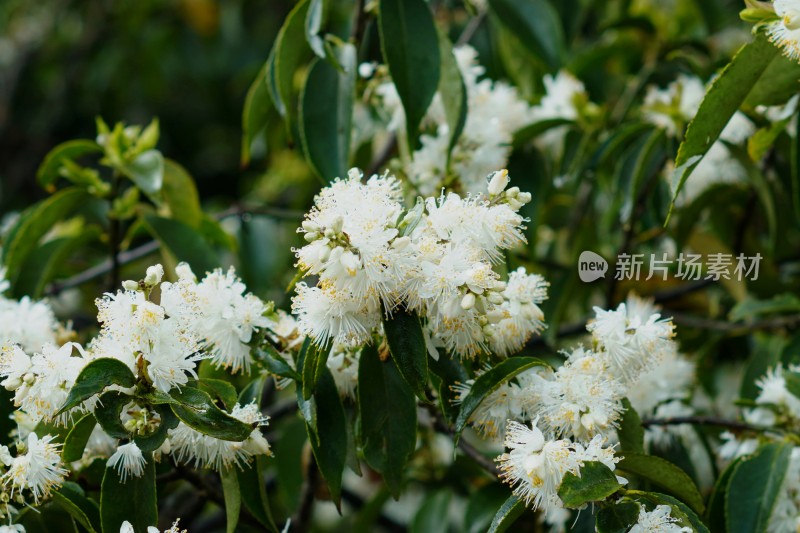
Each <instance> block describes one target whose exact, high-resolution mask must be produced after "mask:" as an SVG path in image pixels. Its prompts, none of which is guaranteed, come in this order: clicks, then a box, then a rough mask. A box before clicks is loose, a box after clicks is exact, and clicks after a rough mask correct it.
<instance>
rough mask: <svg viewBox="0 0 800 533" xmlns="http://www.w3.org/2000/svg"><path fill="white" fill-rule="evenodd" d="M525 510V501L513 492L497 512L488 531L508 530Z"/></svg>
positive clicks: (489, 532)
mask: <svg viewBox="0 0 800 533" xmlns="http://www.w3.org/2000/svg"><path fill="white" fill-rule="evenodd" d="M524 512H525V502H524V501H522V500H520V499H519V498H517V497H516V496H514V495H513V494H512V495H511V496H509V497H508V499H507V500H506V501H505V502H504V503H503V505H502V506H500V509H498V510H497V513H495V515H494V519H493V520H492V523H491V524H490V525H489V530H488V532H487V533H502V532H503V531H506V530H507V529H508V528H509V527H511V526H512V525H513V524H514V522H516V521H517V518H519V517H520V516H522V513H524Z"/></svg>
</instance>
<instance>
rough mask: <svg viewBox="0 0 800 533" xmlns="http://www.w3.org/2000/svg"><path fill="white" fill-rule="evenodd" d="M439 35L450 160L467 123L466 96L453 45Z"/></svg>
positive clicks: (440, 82) (441, 82) (465, 88)
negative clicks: (451, 152)
mask: <svg viewBox="0 0 800 533" xmlns="http://www.w3.org/2000/svg"><path fill="white" fill-rule="evenodd" d="M438 35H439V56H440V57H441V58H442V64H441V75H440V78H439V94H441V97H442V107H444V116H445V120H446V121H447V128H448V130H449V132H450V142H449V143H448V145H447V159H448V161H449V160H450V151H451V150H452V149H453V147H454V146H455V145H456V142H457V141H458V138H459V137H461V132H462V131H463V130H464V124H465V123H466V122H467V108H468V104H467V102H468V96H467V86H466V85H464V80H463V79H462V77H461V70H460V69H459V68H458V63H457V62H456V58H455V56H454V55H453V45H452V43H450V39H448V38H447V35H445V34H444V32H442V31H441V30H440V31H439V32H438Z"/></svg>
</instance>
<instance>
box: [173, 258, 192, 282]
mask: <svg viewBox="0 0 800 533" xmlns="http://www.w3.org/2000/svg"><path fill="white" fill-rule="evenodd" d="M175 273H176V274H178V279H180V280H194V279H195V277H194V272H192V267H190V266H189V263H186V262H183V261H182V262H180V263H178V266H176V267H175Z"/></svg>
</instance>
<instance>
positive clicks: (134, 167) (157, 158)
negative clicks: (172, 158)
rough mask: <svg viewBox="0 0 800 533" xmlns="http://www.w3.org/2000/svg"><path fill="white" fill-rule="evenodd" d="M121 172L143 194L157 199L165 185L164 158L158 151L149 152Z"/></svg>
mask: <svg viewBox="0 0 800 533" xmlns="http://www.w3.org/2000/svg"><path fill="white" fill-rule="evenodd" d="M120 170H122V173H123V174H125V175H126V176H128V177H129V178H130V179H131V181H133V182H134V183H135V184H136V186H137V187H139V189H140V190H141V191H142V192H143V193H145V194H146V195H148V196H150V197H155V196H156V195H157V194H158V192H159V191H160V190H161V185H162V184H163V183H164V156H163V155H161V152H159V151H158V150H147V151H145V152H142V153H141V154H139V155H137V156H136V158H135V159H134V160H133V161H131V162H130V163H128V164H127V165H125V166H124V167H122V168H121V169H120Z"/></svg>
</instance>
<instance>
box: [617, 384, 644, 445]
mask: <svg viewBox="0 0 800 533" xmlns="http://www.w3.org/2000/svg"><path fill="white" fill-rule="evenodd" d="M622 407H623V408H624V409H625V412H624V413H623V414H622V421H621V422H620V424H619V430H618V431H617V435H618V436H619V449H620V450H621V451H622V452H626V453H627V452H634V453H644V428H643V427H642V420H641V418H639V413H637V412H636V409H634V408H633V406H632V405H631V402H630V401H628V399H627V398H623V399H622Z"/></svg>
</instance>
